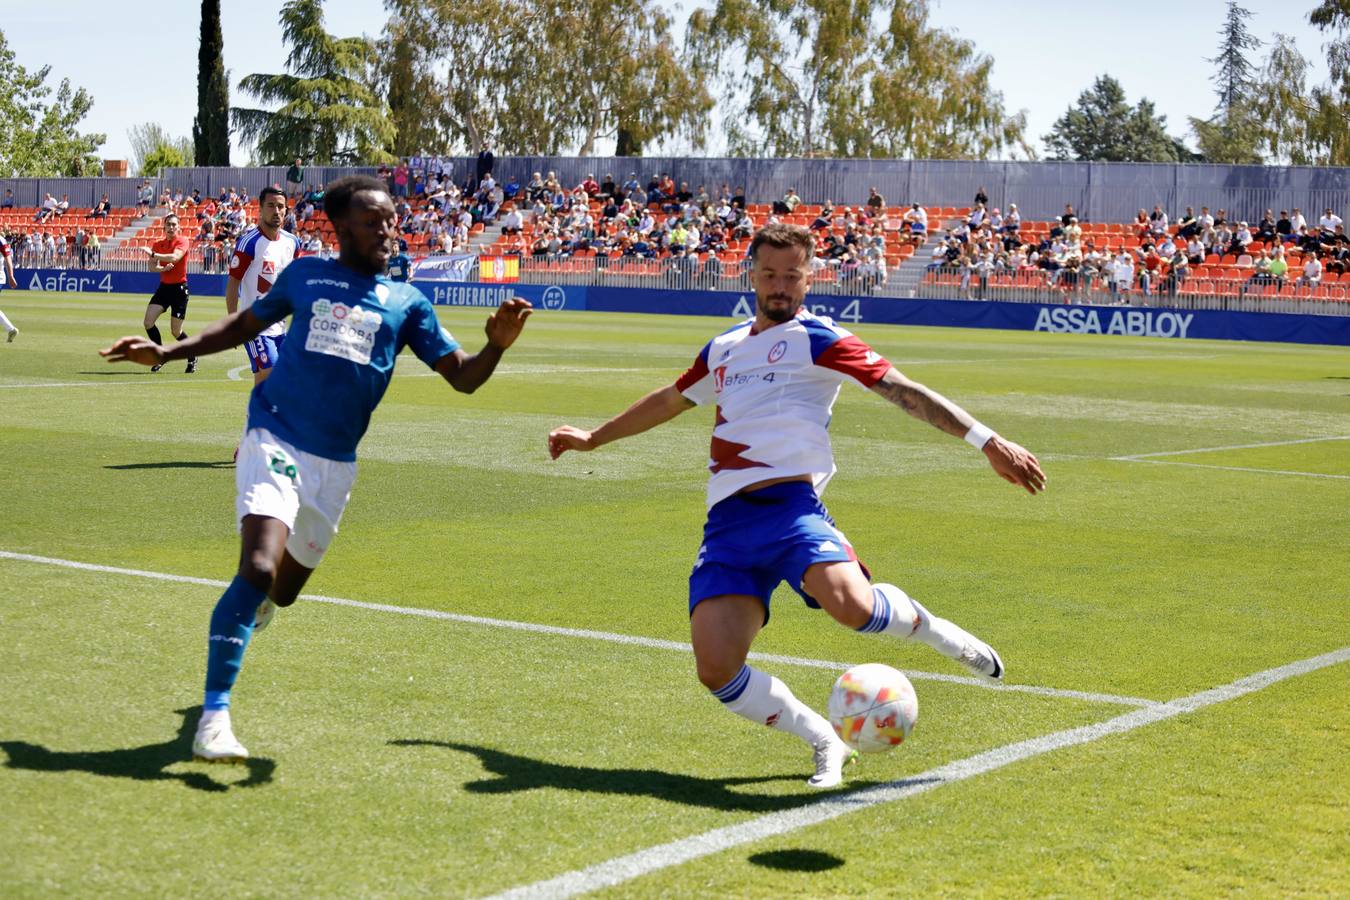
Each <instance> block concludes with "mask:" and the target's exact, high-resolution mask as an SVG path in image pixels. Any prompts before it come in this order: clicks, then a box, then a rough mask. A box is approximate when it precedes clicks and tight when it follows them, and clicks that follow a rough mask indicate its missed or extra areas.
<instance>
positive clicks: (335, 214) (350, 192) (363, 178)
mask: <svg viewBox="0 0 1350 900" xmlns="http://www.w3.org/2000/svg"><path fill="white" fill-rule="evenodd" d="M362 191H377V192H379V193H381V194H388V193H389V186H388V185H386V184H385V183H384V181H383V180H382V179H379V178H376V177H375V176H373V175H347V176H346V177H344V178H339V179H338V180H337V181H334V182H333V183H332V184H330V185H328V187H327V188H326V189H325V190H324V194H323V209H324V212H326V213H328V218H329V219H332V220H333V221H335V222H336V221H338V220H340V219H344V218H346V216H347V211H348V210H349V209H351V205H352V198H353V197H355V196H356V195H357V194H359V193H361V192H362Z"/></svg>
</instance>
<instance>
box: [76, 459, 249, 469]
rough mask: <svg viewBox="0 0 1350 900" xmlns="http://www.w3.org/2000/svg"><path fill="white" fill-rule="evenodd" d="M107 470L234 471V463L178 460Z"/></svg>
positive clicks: (130, 464) (135, 464) (130, 465)
mask: <svg viewBox="0 0 1350 900" xmlns="http://www.w3.org/2000/svg"><path fill="white" fill-rule="evenodd" d="M103 468H105V469H233V468H234V463H233V462H225V461H222V460H213V461H210V462H202V461H200V460H186V459H185V460H176V461H170V462H145V463H123V464H122V465H120V466H104V467H103Z"/></svg>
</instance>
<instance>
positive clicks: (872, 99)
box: [687, 0, 1031, 158]
mask: <svg viewBox="0 0 1350 900" xmlns="http://www.w3.org/2000/svg"><path fill="white" fill-rule="evenodd" d="M687 41H688V44H689V47H690V49H691V52H692V56H693V59H694V60H695V62H696V67H697V69H698V70H700V71H706V72H708V73H709V74H711V75H713V76H716V77H718V78H719V79H720V80H721V83H722V87H723V100H724V104H725V106H724V108H725V114H724V117H725V121H726V123H727V135H728V140H729V144H730V150H731V152H732V153H735V154H746V155H768V156H818V155H826V156H853V157H870V156H913V157H928V158H960V157H976V158H982V157H987V156H989V155H991V154H995V153H999V152H1001V151H1003V150H1004V149H1008V148H1021V149H1022V150H1023V152H1025V153H1026V154H1027V155H1028V156H1030V155H1031V151H1030V149H1029V148H1027V147H1026V144H1025V142H1024V140H1023V133H1024V131H1025V127H1026V125H1025V116H1024V115H1023V114H1022V113H1018V114H1016V115H1009V114H1008V113H1007V112H1006V111H1005V109H1004V107H1003V97H1002V95H1001V94H1000V93H998V92H997V91H995V90H993V89H992V88H991V86H990V70H991V68H992V65H993V61H992V60H991V59H989V58H988V57H986V56H983V55H980V54H978V53H976V51H975V48H974V46H973V45H971V44H970V42H968V41H965V40H962V39H960V38H958V37H956V36H954V35H952V34H949V33H947V32H944V31H941V30H939V29H935V28H931V27H929V25H928V3H927V0H717V2H716V3H715V4H714V5H713V6H712V8H711V9H710V10H705V9H699V10H696V11H695V12H694V13H693V14H692V15H691V17H690V20H689V29H688V36H687Z"/></svg>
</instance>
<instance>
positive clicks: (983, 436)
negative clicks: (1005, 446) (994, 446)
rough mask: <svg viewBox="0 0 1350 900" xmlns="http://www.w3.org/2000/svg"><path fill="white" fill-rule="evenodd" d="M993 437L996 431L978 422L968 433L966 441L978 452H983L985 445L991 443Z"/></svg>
mask: <svg viewBox="0 0 1350 900" xmlns="http://www.w3.org/2000/svg"><path fill="white" fill-rule="evenodd" d="M993 436H994V429H992V428H990V427H989V426H988V425H982V424H980V423H979V422H976V423H975V424H974V425H972V426H970V430H969V431H967V432H966V437H965V441H966V443H967V444H969V445H970V446H972V447H974V448H975V449H976V450H983V449H984V445H985V444H987V443H989V439H990V438H991V437H993Z"/></svg>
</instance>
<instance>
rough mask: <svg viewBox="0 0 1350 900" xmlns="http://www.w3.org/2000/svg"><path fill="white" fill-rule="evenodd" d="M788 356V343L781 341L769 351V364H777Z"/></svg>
mask: <svg viewBox="0 0 1350 900" xmlns="http://www.w3.org/2000/svg"><path fill="white" fill-rule="evenodd" d="M786 354H787V341H779V342H778V343H776V344H774V345H773V347H771V348H770V349H769V362H771V363H776V362H778V361H779V360H780V359H782V358H783V357H784V355H786Z"/></svg>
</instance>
